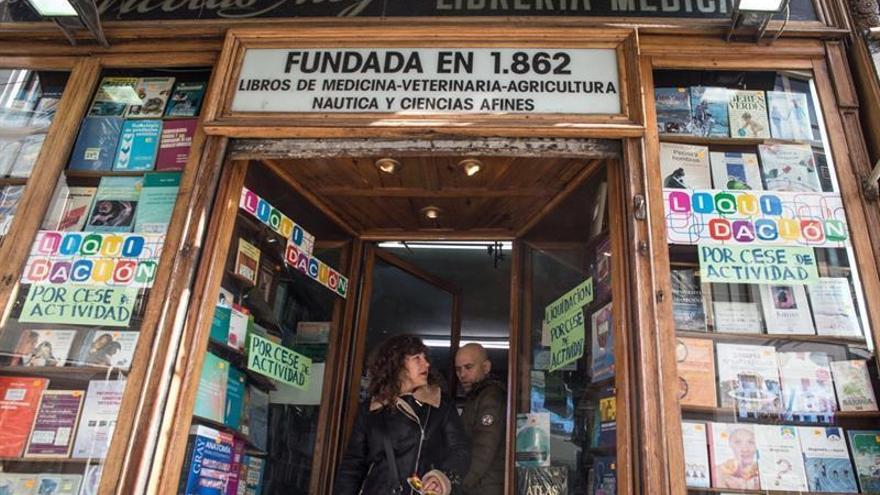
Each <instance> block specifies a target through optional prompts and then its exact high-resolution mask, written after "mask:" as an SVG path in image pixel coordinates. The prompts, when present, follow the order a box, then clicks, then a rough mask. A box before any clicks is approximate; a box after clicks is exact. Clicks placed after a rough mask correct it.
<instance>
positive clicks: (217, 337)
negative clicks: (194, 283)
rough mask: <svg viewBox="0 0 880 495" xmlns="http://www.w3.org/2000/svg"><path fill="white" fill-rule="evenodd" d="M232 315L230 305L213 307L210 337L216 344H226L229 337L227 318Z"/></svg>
mask: <svg viewBox="0 0 880 495" xmlns="http://www.w3.org/2000/svg"><path fill="white" fill-rule="evenodd" d="M231 316H232V307H231V306H220V305H219V304H218V305H217V306H215V307H214V316H213V317H212V318H211V333H210V335H209V337H210V339H211V340H213V341H214V342H217V343H218V344H223V345H228V343H227V339H229V319H230V318H231Z"/></svg>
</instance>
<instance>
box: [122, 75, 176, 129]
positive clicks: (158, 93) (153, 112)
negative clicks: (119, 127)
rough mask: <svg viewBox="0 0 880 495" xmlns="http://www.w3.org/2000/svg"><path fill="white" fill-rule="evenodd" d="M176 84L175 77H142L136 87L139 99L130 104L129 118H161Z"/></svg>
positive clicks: (126, 115)
mask: <svg viewBox="0 0 880 495" xmlns="http://www.w3.org/2000/svg"><path fill="white" fill-rule="evenodd" d="M173 86H174V78H173V77H141V78H140V79H138V84H137V88H136V92H137V96H138V101H137V102H136V103H133V104H131V105H129V106H128V109H127V110H126V112H125V117H126V118H129V119H160V118H162V115H164V114H165V105H166V104H167V103H168V98H169V97H170V96H171V88H172V87H173Z"/></svg>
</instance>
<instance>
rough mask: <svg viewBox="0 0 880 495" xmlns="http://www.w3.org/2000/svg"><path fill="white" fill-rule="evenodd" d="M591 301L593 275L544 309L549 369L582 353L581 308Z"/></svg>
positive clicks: (582, 327)
mask: <svg viewBox="0 0 880 495" xmlns="http://www.w3.org/2000/svg"><path fill="white" fill-rule="evenodd" d="M591 302H593V278H592V277H590V278H588V279H587V280H585V281H584V282H583V283H581V284H579V285H578V286H577V287H575V288H573V289H571V290H570V291H568V292H566V293H565V294H563V295H562V297H560V298H559V299H557V300H555V301H553V302H552V303H550V305H548V306H547V307H546V308H544V321H545V322H547V326H548V327H549V331H550V371H556V370H557V369H559V368H562V367H564V366H566V365H568V364H570V363H573V362H575V361H577V360H578V359H580V358H581V357H582V356H583V355H584V340H585V334H586V332H585V328H584V311H583V307H584V306H586V305H587V304H590V303H591Z"/></svg>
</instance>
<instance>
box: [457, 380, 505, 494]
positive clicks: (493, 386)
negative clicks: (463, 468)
mask: <svg viewBox="0 0 880 495" xmlns="http://www.w3.org/2000/svg"><path fill="white" fill-rule="evenodd" d="M506 411H507V392H505V391H504V387H502V386H501V384H500V383H498V382H496V381H494V380H492V379H489V378H487V379H485V380H483V381H481V382H479V383H477V384H475V385H474V388H473V389H472V390H471V391H470V392H469V393H468V394H467V399H466V400H465V403H464V411H463V412H462V413H461V422H462V424H463V425H464V431H465V435H467V437H468V438H469V439H470V440H471V468H470V471H468V473H467V475H466V476H465V477H464V480H463V481H462V484H463V485H464V488H465V491H466V492H467V493H468V494H473V495H501V494H502V493H504V455H505V453H506V450H507V449H506V448H505V446H506V445H507V441H506V438H505V433H506V432H507V414H506Z"/></svg>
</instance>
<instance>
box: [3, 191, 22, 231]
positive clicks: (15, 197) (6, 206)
mask: <svg viewBox="0 0 880 495" xmlns="http://www.w3.org/2000/svg"><path fill="white" fill-rule="evenodd" d="M23 194H24V186H6V187H4V188H3V191H2V192H0V235H6V233H7V232H9V228H10V227H11V226H12V220H13V219H14V218H15V212H16V211H17V210H18V203H19V202H21V197H22V195H23Z"/></svg>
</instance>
